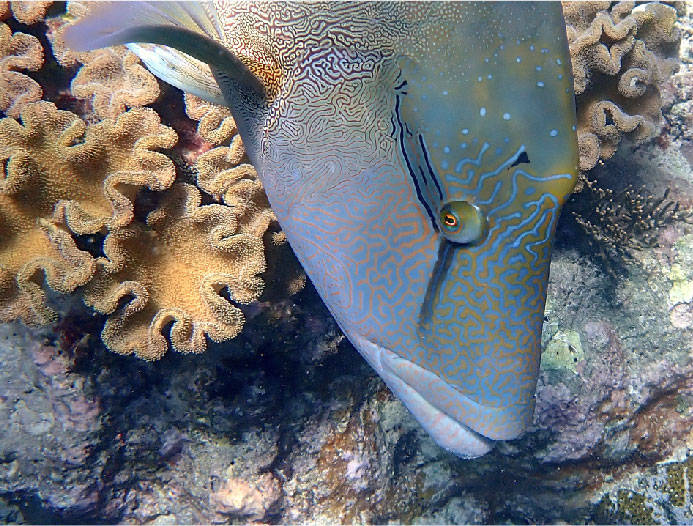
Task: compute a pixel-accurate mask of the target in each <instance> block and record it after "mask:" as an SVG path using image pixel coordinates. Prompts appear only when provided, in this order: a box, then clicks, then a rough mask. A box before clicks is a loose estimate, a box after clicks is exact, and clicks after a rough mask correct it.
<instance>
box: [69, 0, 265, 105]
mask: <svg viewBox="0 0 693 526" xmlns="http://www.w3.org/2000/svg"><path fill="white" fill-rule="evenodd" d="M64 39H65V43H66V44H67V45H68V47H70V48H72V49H74V50H76V51H89V50H92V49H98V48H101V47H107V46H115V45H120V44H156V45H158V46H142V45H135V46H132V47H131V49H132V50H133V51H134V52H135V53H137V54H138V55H139V56H140V57H141V58H142V60H143V61H144V62H145V64H147V66H149V67H151V68H152V71H153V72H154V73H155V74H156V75H157V76H159V77H160V78H161V79H163V80H165V81H167V82H170V83H171V84H173V85H174V86H176V87H179V88H181V89H183V90H185V91H189V92H191V93H194V94H196V95H199V96H200V97H202V98H204V99H206V100H209V101H211V102H215V103H218V102H222V103H223V100H221V101H220V97H221V94H222V91H221V89H220V88H219V86H218V83H217V82H216V81H215V80H214V76H212V71H219V72H221V73H223V75H224V76H226V77H229V78H232V79H234V81H235V83H236V84H237V85H238V86H240V87H241V88H243V89H245V90H246V91H250V92H251V93H253V94H255V95H256V96H257V97H258V98H260V99H264V98H265V87H264V85H263V82H262V80H261V79H260V78H258V77H257V76H255V75H254V74H253V73H252V72H251V71H250V70H249V69H248V67H247V66H246V65H245V64H244V63H243V62H241V60H240V59H239V58H238V57H236V56H235V55H234V54H233V53H231V52H230V51H229V50H228V49H227V48H226V47H225V46H224V45H223V44H222V42H223V33H222V30H221V26H220V24H219V21H218V19H217V18H216V15H215V14H214V10H213V8H212V6H211V4H209V3H198V2H109V3H105V2H104V3H93V4H90V5H89V11H88V13H87V14H86V16H84V17H82V18H80V19H79V20H78V21H77V22H76V23H75V24H73V25H71V26H69V27H67V28H66V29H65V33H64ZM163 46H166V47H168V48H169V49H168V50H167V51H166V52H164V51H163V49H164V48H163ZM191 58H192V59H194V60H191ZM200 62H201V63H204V64H209V67H208V68H203V67H201V65H200ZM221 98H222V99H223V97H221Z"/></svg>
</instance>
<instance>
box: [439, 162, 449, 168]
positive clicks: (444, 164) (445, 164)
mask: <svg viewBox="0 0 693 526" xmlns="http://www.w3.org/2000/svg"><path fill="white" fill-rule="evenodd" d="M449 166H450V164H449V163H448V162H447V161H443V162H442V163H440V167H441V168H442V169H443V170H447V169H448V167H449Z"/></svg>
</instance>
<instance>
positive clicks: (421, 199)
mask: <svg viewBox="0 0 693 526" xmlns="http://www.w3.org/2000/svg"><path fill="white" fill-rule="evenodd" d="M399 102H400V101H399V95H397V99H396V102H395V117H396V118H397V123H398V124H399V148H400V150H401V152H402V155H403V156H404V162H405V163H406V164H407V169H408V170H409V176H410V177H411V180H412V182H413V183H414V189H415V190H416V197H417V198H418V199H419V202H420V203H421V205H422V206H423V207H424V208H425V209H426V213H427V214H428V217H429V218H430V219H431V225H432V226H433V229H434V230H435V231H436V232H437V231H438V224H437V223H436V220H435V216H434V215H433V211H432V210H431V208H430V207H429V206H428V203H427V202H426V200H425V199H424V196H423V194H422V193H421V188H420V187H419V181H418V180H417V178H416V174H415V173H414V170H413V168H412V166H411V162H410V161H409V156H408V155H407V149H406V147H405V144H404V125H403V124H402V119H401V117H400V113H399Z"/></svg>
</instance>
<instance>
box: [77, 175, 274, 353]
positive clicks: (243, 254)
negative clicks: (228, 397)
mask: <svg viewBox="0 0 693 526" xmlns="http://www.w3.org/2000/svg"><path fill="white" fill-rule="evenodd" d="M200 203H201V194H200V191H199V190H198V189H197V188H195V187H194V186H192V185H188V184H184V183H178V184H176V185H175V186H174V187H173V189H172V190H169V191H168V192H167V193H166V195H165V197H164V201H163V203H162V204H161V206H160V207H159V208H157V209H155V210H154V211H152V212H150V213H149V215H148V216H147V222H146V225H141V224H139V223H135V224H133V225H131V226H128V227H125V228H122V229H118V230H115V231H113V232H111V233H110V234H109V235H108V237H107V238H106V240H105V242H104V253H105V254H106V257H104V258H99V260H98V264H99V268H100V270H99V272H98V274H97V276H96V277H95V278H94V280H93V281H92V282H90V283H89V284H88V285H87V286H86V287H85V293H84V297H85V301H86V303H87V304H89V305H91V306H93V307H94V308H95V309H96V310H98V311H100V312H104V313H107V314H110V317H109V319H108V321H107V322H106V325H105V327H104V329H103V332H102V338H103V341H104V343H105V344H106V345H107V346H108V347H109V348H110V349H111V350H113V351H115V352H118V353H121V354H131V353H135V354H136V355H137V356H139V357H141V358H145V359H148V360H154V359H157V358H160V357H161V356H162V355H163V354H164V353H165V352H166V350H167V349H168V341H167V337H166V336H167V331H168V329H167V327H168V325H169V324H170V323H172V325H171V328H170V341H171V345H172V347H173V348H174V349H175V350H177V351H181V352H202V351H204V350H205V348H206V345H207V344H206V337H205V336H209V338H210V339H212V340H213V341H217V342H218V341H223V340H227V339H229V338H233V337H234V336H236V334H238V332H239V331H240V329H241V327H242V326H243V321H244V318H243V314H242V313H241V311H240V309H239V308H238V307H236V306H235V305H233V303H249V302H250V301H252V300H254V299H256V298H257V297H258V296H259V295H260V293H261V292H262V288H263V282H262V280H261V279H260V278H259V276H258V274H259V273H261V272H263V271H264V269H265V257H264V246H263V244H262V239H261V238H258V237H256V236H253V235H250V234H247V233H244V232H242V231H241V230H242V229H241V227H240V225H239V222H238V218H237V216H236V214H235V213H234V212H233V210H232V209H231V208H230V207H228V206H224V205H219V204H210V205H204V206H201V205H200ZM227 296H228V299H227ZM229 300H230V301H229ZM232 302H233V303H232Z"/></svg>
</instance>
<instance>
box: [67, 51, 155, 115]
mask: <svg viewBox="0 0 693 526" xmlns="http://www.w3.org/2000/svg"><path fill="white" fill-rule="evenodd" d="M82 60H83V62H84V66H82V68H81V69H80V70H79V73H77V76H76V77H75V78H74V79H73V80H72V94H73V95H74V96H75V97H79V98H84V99H91V102H92V107H93V109H94V113H95V114H96V115H97V116H98V117H100V118H102V119H103V118H112V119H114V118H116V117H117V116H118V115H119V114H121V113H123V112H124V111H125V108H126V107H128V108H135V107H140V106H144V105H146V104H151V103H152V102H154V101H155V100H156V99H157V98H158V96H159V83H158V82H157V80H156V78H155V77H154V75H152V74H151V73H150V72H149V71H148V70H146V69H145V68H144V67H143V66H142V65H141V64H140V60H139V58H137V55H135V54H134V53H132V52H131V51H128V50H127V49H126V48H124V47H122V46H119V47H115V48H107V49H100V50H98V51H94V52H92V53H89V54H88V55H87V56H85V57H82Z"/></svg>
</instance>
